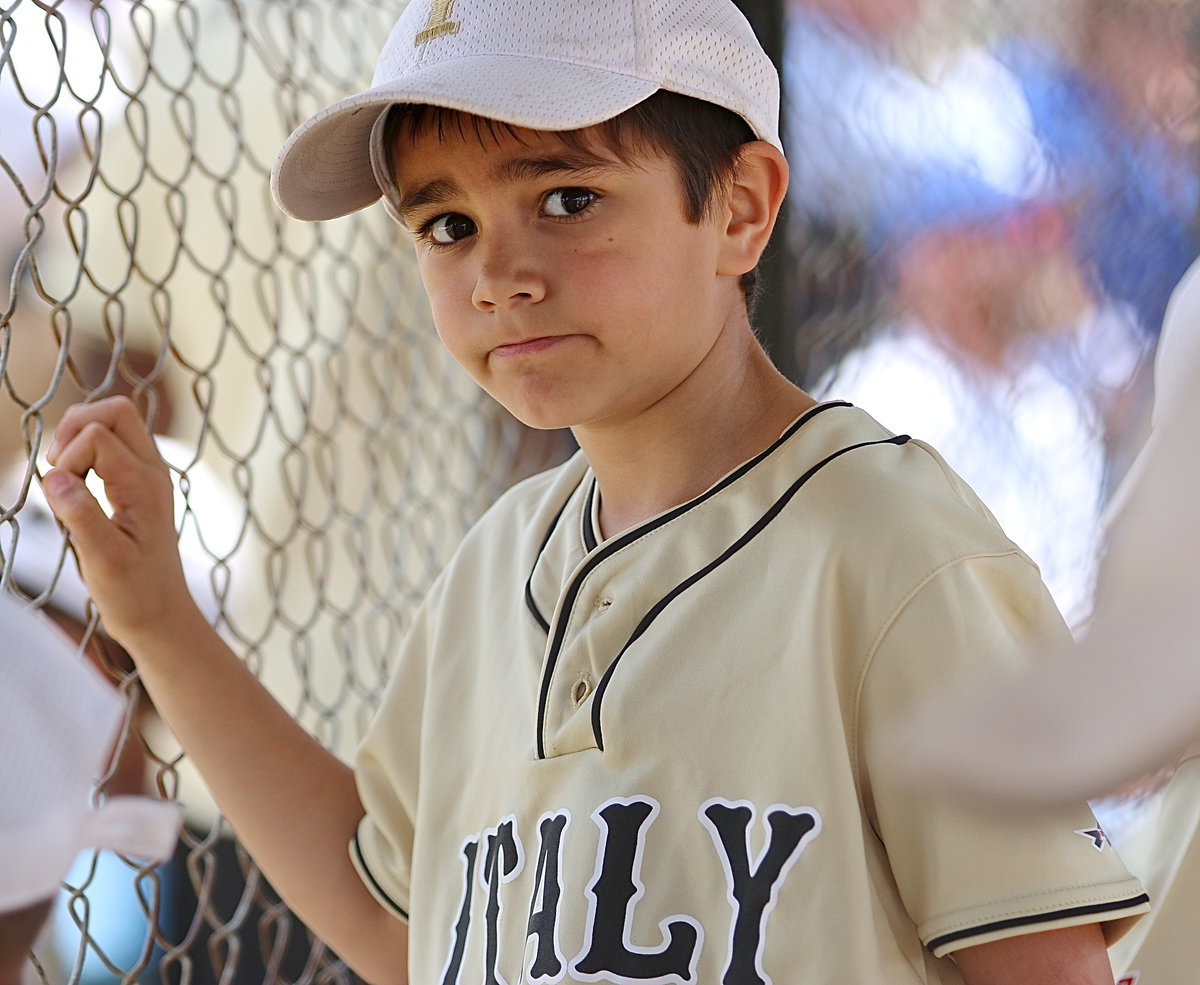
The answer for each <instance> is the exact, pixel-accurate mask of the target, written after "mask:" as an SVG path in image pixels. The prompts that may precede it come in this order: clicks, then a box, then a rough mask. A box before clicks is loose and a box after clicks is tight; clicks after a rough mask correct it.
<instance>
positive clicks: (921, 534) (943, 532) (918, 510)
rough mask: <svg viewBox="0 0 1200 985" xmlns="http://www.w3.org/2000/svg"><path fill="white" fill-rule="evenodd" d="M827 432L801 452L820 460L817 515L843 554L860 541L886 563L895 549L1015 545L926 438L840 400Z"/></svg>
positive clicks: (814, 502)
mask: <svg viewBox="0 0 1200 985" xmlns="http://www.w3.org/2000/svg"><path fill="white" fill-rule="evenodd" d="M813 423H818V422H817V421H814V422H813ZM820 424H821V425H822V427H823V433H820V434H819V435H818V434H817V433H814V434H813V436H812V437H813V438H814V439H818V440H816V441H815V442H814V443H813V446H812V447H808V448H805V449H804V450H803V451H802V452H801V450H800V449H797V452H798V453H800V454H803V455H804V456H806V457H810V458H815V459H816V465H815V466H810V468H813V470H814V476H813V482H812V486H813V489H812V490H811V493H810V497H809V506H810V512H811V513H812V519H814V520H816V521H817V522H816V524H815V525H816V526H817V527H818V528H819V530H821V531H822V532H823V533H822V536H823V538H825V539H827V540H834V541H836V542H837V543H838V544H839V545H840V548H839V551H838V553H839V554H845V553H846V552H847V550H850V549H852V548H853V547H855V546H858V547H861V548H862V549H863V551H865V552H867V553H868V554H870V555H873V558H874V560H873V563H876V564H878V563H881V562H882V561H883V559H884V557H885V556H886V552H887V551H889V550H901V549H904V550H906V551H912V550H917V551H921V552H926V553H936V554H939V555H944V554H947V553H950V554H956V553H977V552H985V553H990V552H993V551H996V550H1000V551H1004V552H1008V551H1012V550H1015V549H1016V548H1015V546H1014V545H1013V543H1012V542H1011V541H1010V540H1009V539H1008V538H1007V537H1006V536H1005V535H1004V532H1003V531H1002V530H1001V529H1000V527H999V525H998V524H997V523H996V521H995V518H994V517H993V516H992V514H991V512H990V511H989V510H988V508H987V507H986V506H985V505H984V504H983V502H982V501H981V500H980V499H979V497H978V496H977V495H976V494H975V492H974V490H972V489H971V487H970V486H969V485H968V484H967V483H966V482H965V481H964V480H963V479H962V478H961V477H960V476H959V475H958V474H957V473H956V472H955V471H954V470H953V469H952V468H951V467H950V466H949V465H948V464H947V463H946V461H945V459H944V458H942V456H941V455H940V454H939V453H938V451H937V450H936V449H935V448H934V447H933V446H931V445H929V444H927V443H926V442H924V441H922V440H920V439H918V438H913V437H911V436H909V435H905V434H896V433H894V432H892V431H890V430H888V429H887V428H886V427H884V426H883V425H881V424H880V423H878V422H877V421H876V420H875V419H874V418H873V417H871V415H869V414H868V413H866V412H865V411H863V410H861V409H859V408H857V407H852V406H849V405H834V406H832V407H831V408H830V412H829V413H827V414H824V415H822V419H821V420H820Z"/></svg>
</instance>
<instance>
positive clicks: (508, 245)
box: [471, 236, 546, 311]
mask: <svg viewBox="0 0 1200 985" xmlns="http://www.w3.org/2000/svg"><path fill="white" fill-rule="evenodd" d="M481 247H482V249H481ZM476 256H477V257H478V258H479V271H478V274H477V276H476V278H475V289H474V290H473V291H472V292H471V303H472V304H474V305H475V307H476V308H477V309H479V310H480V311H492V310H495V309H507V308H513V307H516V306H519V305H522V304H536V303H537V302H539V301H541V300H542V299H543V298H545V296H546V281H545V277H544V276H543V274H541V273H540V272H539V271H540V270H541V269H542V264H541V263H539V261H538V258H537V255H536V254H535V253H534V252H533V251H532V250H530V249H527V248H526V247H525V245H524V244H522V243H521V242H519V240H518V238H517V237H516V236H513V237H504V239H503V240H499V239H494V240H493V243H492V244H491V245H488V246H485V245H484V244H483V243H479V244H478V245H477V247H476Z"/></svg>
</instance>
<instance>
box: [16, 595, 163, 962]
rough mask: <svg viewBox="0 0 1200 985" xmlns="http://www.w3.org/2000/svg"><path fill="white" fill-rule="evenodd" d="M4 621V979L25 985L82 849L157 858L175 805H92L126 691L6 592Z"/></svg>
mask: <svg viewBox="0 0 1200 985" xmlns="http://www.w3.org/2000/svg"><path fill="white" fill-rule="evenodd" d="M0 626H3V627H4V629H3V636H2V637H0V639H2V640H3V643H0V679H3V681H4V685H3V687H0V749H3V751H4V752H3V756H2V757H0V789H2V790H3V797H2V798H0V985H20V983H21V982H22V981H23V977H24V976H23V968H24V966H25V964H26V959H27V957H28V955H29V951H30V949H31V948H32V947H33V943H34V940H35V939H36V938H37V936H38V933H39V932H40V930H41V928H42V926H43V924H44V923H45V922H46V918H47V916H48V915H49V913H50V908H51V905H52V903H53V899H54V894H55V893H56V892H57V891H58V888H59V885H60V884H61V882H62V880H63V877H64V876H65V875H66V873H67V870H68V869H69V868H70V866H71V862H72V861H74V859H75V856H76V854H77V853H78V852H80V851H82V850H84V849H86V848H110V849H113V850H115V851H119V852H122V853H125V854H132V855H136V856H139V857H146V858H148V859H151V860H154V861H158V860H161V859H163V858H165V857H166V856H168V855H169V854H170V853H171V848H172V846H173V845H174V844H175V828H176V825H177V824H178V821H179V810H178V808H177V807H176V806H175V805H173V804H165V803H163V802H161V801H154V800H151V799H149V798H143V797H113V798H110V799H108V800H107V801H106V802H105V803H103V804H102V805H101V806H100V807H99V808H96V809H92V810H90V809H88V797H89V795H90V789H91V786H92V784H93V783H94V782H95V781H96V780H97V779H99V777H100V775H101V773H103V771H104V767H105V764H106V763H107V761H108V758H109V754H110V753H111V751H112V743H113V740H114V739H115V738H116V736H117V732H118V729H119V727H120V724H121V719H122V717H123V716H124V712H123V709H122V705H123V702H122V700H121V697H120V696H119V695H118V694H117V692H116V690H115V689H113V688H112V687H111V686H109V685H108V684H107V683H106V682H105V681H104V680H103V679H102V678H101V677H100V675H99V674H98V673H97V672H96V671H95V670H94V669H92V668H91V667H89V666H88V665H87V664H86V663H84V661H83V660H82V659H81V658H80V657H78V656H77V655H76V654H74V653H72V652H71V647H70V645H69V644H68V642H67V640H66V638H65V637H63V636H62V635H61V634H60V633H59V632H58V631H57V630H56V629H55V628H53V627H52V626H51V624H50V623H49V621H47V620H44V619H42V618H40V617H39V616H37V615H36V614H35V613H33V612H32V611H30V610H28V609H26V608H25V607H24V606H22V605H21V603H20V602H18V601H17V599H16V597H15V596H13V595H10V594H8V593H7V592H3V593H0Z"/></svg>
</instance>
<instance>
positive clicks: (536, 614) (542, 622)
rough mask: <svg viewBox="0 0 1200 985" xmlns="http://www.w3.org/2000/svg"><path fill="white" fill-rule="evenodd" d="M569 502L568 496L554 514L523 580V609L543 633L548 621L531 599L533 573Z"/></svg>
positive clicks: (545, 631) (547, 629)
mask: <svg viewBox="0 0 1200 985" xmlns="http://www.w3.org/2000/svg"><path fill="white" fill-rule="evenodd" d="M570 502H571V497H570V496H568V497H567V498H566V500H565V501H564V502H563V504H562V506H560V507H559V510H558V512H557V513H555V514H554V519H553V520H551V521H550V527H549V529H548V530H547V531H546V536H545V537H543V538H542V542H541V544H540V545H538V549H537V554H536V555H535V556H534V562H533V567H532V568H530V570H529V577H528V578H526V579H525V608H527V609H528V610H529V611H530V612H532V613H533V618H534V619H536V620H537V624H538V625H539V626H541V627H542V632H543V633H548V632H550V620H548V619H547V618H546V617H545V616H543V615H542V613H541V610H540V609H539V608H538V607H537V602H535V601H534V598H533V572H534V571H536V570H537V558H540V557H541V556H542V554H543V553H544V552H545V550H546V545H547V544H549V543H550V538H551V537H553V536H554V528H555V527H557V526H558V521H559V520H561V519H562V515H563V511H564V510H565V509H566V508H567V504H568V503H570Z"/></svg>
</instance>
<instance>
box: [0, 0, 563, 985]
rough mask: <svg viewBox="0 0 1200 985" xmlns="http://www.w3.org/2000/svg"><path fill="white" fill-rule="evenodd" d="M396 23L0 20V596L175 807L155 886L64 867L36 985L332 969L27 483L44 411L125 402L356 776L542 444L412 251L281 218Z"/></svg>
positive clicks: (213, 13)
mask: <svg viewBox="0 0 1200 985" xmlns="http://www.w3.org/2000/svg"><path fill="white" fill-rule="evenodd" d="M397 10H398V4H394V3H386V4H385V3H378V2H375V0H236V2H233V0H103V2H102V0H16V2H12V3H4V4H2V5H0V265H2V266H0V278H2V281H3V288H0V558H2V560H0V587H2V588H5V589H11V590H16V591H19V592H21V593H22V594H23V595H25V596H27V597H30V598H32V599H33V600H34V601H35V604H37V605H39V606H42V607H44V608H45V610H46V611H47V612H53V614H54V616H55V618H56V619H58V620H59V621H60V622H61V623H63V624H64V626H67V628H69V629H70V630H71V631H73V632H74V633H75V635H76V638H77V639H79V640H80V641H81V647H82V648H83V649H84V650H85V651H86V652H88V654H89V655H91V656H92V657H93V658H94V659H95V660H97V662H99V663H100V664H101V665H102V666H103V667H104V668H105V669H106V671H107V672H108V673H109V675H110V676H111V677H112V678H113V679H114V680H115V681H116V682H117V683H119V684H120V685H121V686H122V687H123V688H124V690H125V691H126V692H127V694H128V696H129V707H130V712H129V719H128V722H127V725H126V728H125V731H124V733H123V736H122V739H121V745H122V751H121V755H120V756H118V757H117V759H116V762H115V764H114V766H113V769H112V772H111V773H110V775H109V776H108V777H107V778H106V779H105V781H104V783H103V784H102V786H101V790H100V791H99V793H98V796H108V795H111V794H114V793H121V792H125V793H128V792H136V791H139V790H142V791H146V792H150V793H154V792H158V793H159V794H161V795H162V796H166V797H171V798H178V799H179V800H180V801H182V803H183V804H184V806H185V809H186V825H185V829H184V831H183V834H182V838H181V841H180V846H179V850H178V852H177V854H176V858H175V859H174V860H173V861H172V862H171V863H169V864H167V865H165V866H162V867H159V868H157V869H146V868H143V867H139V866H138V865H137V863H136V862H135V861H133V860H126V859H122V858H117V857H115V856H112V855H111V854H110V853H99V854H95V853H93V854H90V855H89V856H87V857H85V858H81V859H80V860H79V862H78V863H77V865H76V866H75V868H74V869H73V870H72V871H71V873H70V874H69V876H68V878H67V883H66V887H65V888H64V890H63V893H62V894H61V899H60V901H59V903H58V904H57V906H56V911H55V915H54V918H53V920H52V921H51V927H50V929H49V930H48V932H47V934H46V937H45V939H44V940H43V941H42V942H41V943H40V944H39V946H38V948H37V950H36V956H37V962H38V965H39V967H40V968H41V972H42V975H43V978H44V980H46V981H49V982H55V983H58V982H64V981H71V982H83V983H85V985H86V983H91V982H97V983H99V982H118V981H122V982H131V981H155V982H157V981H160V980H161V981H169V982H180V983H188V982H216V981H219V982H223V983H232V982H259V981H272V982H275V981H279V982H283V981H289V982H290V981H297V982H300V981H304V982H309V981H320V982H325V981H347V980H349V979H350V975H349V973H348V972H347V971H346V970H345V969H344V967H343V966H341V965H340V964H339V963H338V962H336V961H335V960H334V959H333V958H332V957H331V956H330V955H328V954H327V953H325V952H324V951H323V949H322V948H321V947H319V946H317V945H316V944H315V943H314V941H313V940H312V939H311V937H310V936H309V935H308V933H307V932H306V931H305V930H304V929H303V928H302V927H301V926H300V925H299V924H298V923H297V922H296V921H295V920H294V919H293V918H292V917H291V916H290V915H289V913H288V912H287V910H286V909H285V908H284V907H283V906H281V905H280V903H279V902H278V899H277V897H276V896H274V894H273V893H272V892H271V889H270V887H269V886H268V885H267V884H266V883H265V882H264V881H263V880H262V878H261V877H260V876H259V874H258V873H257V871H256V870H255V868H254V866H253V865H252V863H251V862H250V861H249V860H248V858H246V857H245V855H244V854H243V852H242V851H241V849H240V847H239V846H238V845H237V843H236V841H235V840H234V839H233V837H232V836H231V834H230V832H229V831H228V829H227V827H226V826H225V825H224V824H223V822H222V820H221V818H220V815H219V813H218V812H217V811H216V809H215V807H214V806H213V805H212V804H211V802H210V801H209V799H208V795H207V792H206V791H205V789H204V787H203V784H202V783H200V782H199V780H198V778H197V777H196V776H195V775H194V774H193V773H192V772H191V770H190V768H189V764H188V761H187V759H186V758H185V757H184V756H182V754H181V753H180V751H179V750H178V749H177V748H176V747H175V746H174V744H173V741H172V739H171V737H170V735H169V734H168V733H167V732H166V731H165V730H164V729H163V728H162V727H161V725H160V724H159V723H158V722H157V721H156V719H155V716H154V713H153V709H152V708H149V707H148V706H147V704H146V702H145V700H144V698H142V697H141V696H140V695H139V689H138V685H137V683H136V679H135V677H134V675H133V674H132V672H131V666H130V665H129V664H128V662H127V661H126V660H125V659H124V657H123V655H122V654H120V653H117V652H115V648H114V647H113V645H112V643H111V641H105V640H103V638H102V634H101V633H100V632H99V630H98V627H97V624H96V620H95V618H94V613H93V612H92V610H91V609H90V608H89V607H88V606H87V604H86V596H85V593H84V591H83V589H82V586H81V583H80V582H79V578H78V574H77V571H76V569H75V566H74V562H73V559H72V556H71V555H70V554H69V553H68V552H67V551H66V545H65V543H64V538H63V536H62V534H61V533H60V531H59V529H58V528H57V526H56V525H55V524H54V523H53V521H52V520H51V519H50V518H49V516H48V514H47V511H46V508H45V505H44V501H43V500H42V499H41V495H40V492H39V486H38V475H39V473H40V472H41V471H42V470H43V469H44V468H45V465H44V463H43V462H41V461H40V460H39V456H40V455H41V453H42V452H43V451H44V449H45V447H46V445H47V444H48V439H49V434H50V432H51V431H52V429H53V426H54V423H55V421H56V420H57V418H58V415H59V414H60V413H61V411H62V409H63V408H64V407H65V406H67V405H68V404H70V403H73V402H76V401H79V400H92V399H96V398H100V397H103V396H106V395H109V394H113V393H127V394H131V395H132V396H133V397H134V398H135V399H136V400H137V401H138V402H139V404H140V405H141V407H142V408H143V409H144V410H145V412H146V414H147V417H148V420H149V421H150V422H151V423H152V425H153V429H154V430H155V432H156V433H158V434H159V435H161V436H162V437H161V442H162V448H163V452H164V457H166V458H167V460H168V461H169V462H170V463H171V464H172V466H173V468H174V469H175V474H176V479H177V482H176V485H177V493H178V496H177V504H176V507H177V508H176V519H177V522H178V524H179V526H180V529H181V537H180V541H181V547H182V549H183V553H184V557H185V562H186V565H187V568H188V575H189V581H190V582H191V584H192V587H193V590H194V592H195V593H196V595H197V597H198V598H199V599H200V601H201V604H202V605H203V606H206V607H207V609H208V611H209V612H210V614H211V615H212V616H213V618H214V619H215V620H217V621H218V625H219V628H220V630H221V632H222V633H223V634H224V636H225V637H226V639H227V640H228V641H229V642H230V643H231V645H232V646H233V647H234V648H235V650H236V651H237V652H238V653H239V654H240V655H241V656H242V657H244V659H245V660H246V662H247V663H248V664H249V665H250V666H251V667H252V668H253V669H254V670H255V671H256V672H257V673H258V674H259V675H260V676H261V678H262V679H263V680H264V681H265V682H266V683H267V684H268V686H269V687H270V688H271V689H272V690H273V691H274V692H275V693H276V694H277V695H278V696H279V697H280V699H281V700H282V701H283V703H284V704H285V705H286V706H287V707H288V708H289V709H290V710H291V711H292V712H293V713H294V714H295V715H296V716H297V717H298V718H299V720H300V721H301V722H303V723H304V725H305V726H306V727H307V728H308V729H310V730H311V731H312V732H313V733H314V734H316V735H317V736H318V737H319V738H320V739H321V741H323V742H324V743H326V744H327V745H329V746H330V747H331V748H333V749H335V750H336V751H338V752H339V753H341V754H344V755H349V754H350V753H351V752H352V750H353V747H354V744H355V742H356V740H357V738H358V737H359V736H360V734H361V731H362V729H363V727H364V725H365V723H366V721H367V720H368V718H369V716H370V713H371V710H372V707H373V705H374V704H375V702H376V700H377V697H378V695H379V692H380V688H381V685H382V683H383V681H384V678H385V675H386V673H387V668H388V661H389V657H390V655H391V654H392V653H393V652H394V649H395V645H396V641H397V637H398V635H399V634H400V633H401V632H402V631H403V629H404V625H405V621H406V619H407V617H408V615H409V614H410V612H411V610H412V605H413V603H414V601H415V600H417V599H418V598H420V596H421V595H422V594H423V592H424V589H425V588H426V586H427V585H428V583H429V581H430V580H431V578H432V577H433V575H434V574H435V573H436V572H437V570H438V569H439V568H440V567H441V565H442V564H443V563H444V562H445V560H446V558H447V557H448V555H449V552H450V551H451V550H452V549H453V547H454V546H455V544H456V543H457V542H458V540H459V538H460V537H461V535H462V533H463V532H464V530H465V528H466V526H467V525H468V524H469V523H470V521H471V520H472V519H473V518H474V517H476V516H477V515H478V514H479V513H480V512H481V510H482V509H483V508H484V507H485V506H486V505H487V504H488V503H489V502H490V501H491V500H492V499H494V498H495V495H496V494H497V492H498V491H499V490H500V489H502V488H504V487H505V486H506V485H507V484H509V483H510V482H511V481H513V479H514V478H515V477H517V476H519V475H522V474H524V473H526V472H528V471H530V470H531V469H533V468H535V467H539V466H541V465H544V464H546V462H547V461H548V460H549V457H553V456H554V455H556V454H557V451H556V449H555V447H554V442H553V439H552V438H551V439H550V441H549V442H546V441H541V442H539V441H537V440H532V439H530V437H529V436H528V435H527V434H526V433H524V432H523V431H522V429H520V428H519V427H517V426H515V425H514V423H513V422H512V421H511V419H509V418H507V416H506V415H505V414H503V413H502V412H501V411H500V410H499V409H498V408H497V407H496V405H494V404H493V403H491V401H490V399H489V398H486V397H485V396H484V395H482V394H481V393H480V392H479V391H478V389H477V388H476V387H475V386H474V384H473V383H471V382H470V381H469V380H467V378H466V377H465V374H462V373H461V372H460V371H459V369H458V368H457V366H456V365H454V364H453V362H452V361H451V360H450V359H449V357H448V356H447V355H446V354H445V353H444V351H443V350H442V348H441V346H440V344H439V343H438V341H437V338H436V335H435V333H434V330H433V328H432V326H431V324H430V321H429V317H428V314H427V311H426V307H425V302H424V299H423V295H422V293H421V290H420V287H419V284H418V281H417V278H416V275H415V272H414V267H413V263H412V261H411V259H410V254H411V248H410V247H408V246H407V244H406V243H405V241H404V239H403V238H402V237H404V236H405V235H406V234H403V233H402V232H401V231H399V230H398V229H397V227H395V226H394V224H392V223H391V222H390V220H388V219H387V218H386V216H385V215H384V214H383V213H382V211H381V210H368V212H367V213H366V214H360V215H357V216H354V217H351V218H346V219H342V220H338V221H334V222H327V223H320V224H309V223H301V222H295V221H292V220H290V219H288V218H287V217H286V216H284V215H282V214H281V213H280V212H279V211H278V210H277V208H276V207H275V206H274V204H273V203H272V201H271V198H270V193H269V180H268V179H269V174H270V168H271V163H272V161H273V159H274V156H275V154H276V152H277V150H278V148H279V147H280V145H281V144H282V142H283V140H284V139H285V138H286V136H287V135H288V133H289V132H290V131H291V129H292V128H293V127H294V126H296V125H297V124H298V123H300V122H301V121H302V120H303V119H305V118H306V117H307V116H308V115H310V114H311V113H313V112H315V111H316V110H318V109H319V108H321V107H322V106H323V105H325V104H327V103H328V102H330V101H332V100H333V99H335V98H338V97H340V96H342V95H344V94H346V93H348V92H351V91H354V90H355V89H358V88H361V87H362V86H363V85H364V84H365V83H366V82H367V81H368V80H369V79H370V75H371V70H372V68H373V65H374V59H375V56H376V54H377V51H378V45H379V44H380V43H381V39H382V38H384V37H385V36H386V33H387V30H388V28H389V27H390V26H391V23H392V21H393V20H394V18H395V15H396V12H397ZM283 823H286V822H283Z"/></svg>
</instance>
